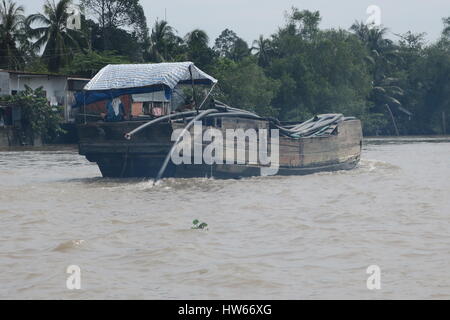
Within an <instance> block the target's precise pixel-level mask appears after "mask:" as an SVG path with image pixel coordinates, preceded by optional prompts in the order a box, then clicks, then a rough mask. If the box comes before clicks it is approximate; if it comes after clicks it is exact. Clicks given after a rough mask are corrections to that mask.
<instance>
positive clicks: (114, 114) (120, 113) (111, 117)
mask: <svg viewBox="0 0 450 320" xmlns="http://www.w3.org/2000/svg"><path fill="white" fill-rule="evenodd" d="M124 115H125V108H124V106H123V103H122V100H120V98H119V97H118V98H114V99H113V100H109V101H108V102H107V103H106V114H104V113H103V114H102V116H103V119H104V120H105V121H106V122H118V121H123V120H124V119H125V118H124Z"/></svg>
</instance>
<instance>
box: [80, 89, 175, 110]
mask: <svg viewBox="0 0 450 320" xmlns="http://www.w3.org/2000/svg"><path fill="white" fill-rule="evenodd" d="M157 91H164V92H165V95H166V98H167V99H168V100H170V98H171V96H172V90H170V88H168V87H166V86H153V87H147V88H131V89H121V90H108V91H81V92H78V93H77V94H75V104H74V105H73V106H72V108H78V107H81V106H84V105H88V104H91V103H95V102H99V101H103V100H110V99H114V98H117V97H120V96H123V95H127V94H138V93H150V92H157Z"/></svg>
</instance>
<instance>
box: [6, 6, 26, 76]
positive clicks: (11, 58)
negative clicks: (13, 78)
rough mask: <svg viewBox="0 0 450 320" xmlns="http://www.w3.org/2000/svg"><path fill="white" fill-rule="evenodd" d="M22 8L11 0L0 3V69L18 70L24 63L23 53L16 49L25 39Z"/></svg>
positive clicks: (18, 48)
mask: <svg viewBox="0 0 450 320" xmlns="http://www.w3.org/2000/svg"><path fill="white" fill-rule="evenodd" d="M23 13H24V7H23V6H18V5H17V4H16V3H15V2H12V1H11V0H2V2H1V3H0V69H9V70H18V69H20V68H22V67H23V65H24V63H25V55H24V52H23V51H21V48H20V47H18V45H17V44H18V43H19V42H21V44H22V45H23V44H24V43H25V42H26V41H27V39H26V33H25V24H24V21H25V16H24V15H23Z"/></svg>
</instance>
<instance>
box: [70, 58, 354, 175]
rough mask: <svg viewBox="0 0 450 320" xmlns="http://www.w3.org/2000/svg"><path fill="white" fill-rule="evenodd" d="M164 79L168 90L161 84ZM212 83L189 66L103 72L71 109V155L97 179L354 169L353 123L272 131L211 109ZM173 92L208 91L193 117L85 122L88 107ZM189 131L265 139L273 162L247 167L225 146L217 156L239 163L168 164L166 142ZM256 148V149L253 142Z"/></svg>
mask: <svg viewBox="0 0 450 320" xmlns="http://www.w3.org/2000/svg"><path fill="white" fill-rule="evenodd" d="M136 78H138V80H136ZM168 78H170V81H172V82H169V81H166V79H168ZM155 79H157V80H155ZM161 79H162V80H161ZM216 83H217V80H215V79H214V78H212V77H211V76H209V75H207V74H205V73H204V72H202V71H201V70H200V69H198V68H196V67H195V66H194V64H192V63H190V62H186V63H163V64H150V65H131V66H130V65H127V66H124V65H122V66H121V65H116V66H107V67H105V69H103V70H102V71H100V72H99V74H97V75H96V77H94V78H93V79H92V80H91V82H90V83H88V84H87V85H86V87H85V91H84V93H83V96H80V97H77V101H79V103H81V102H82V105H80V107H81V108H80V109H81V110H80V116H79V118H80V120H81V123H79V124H78V126H77V129H78V135H79V153H80V154H81V155H84V156H86V158H87V159H88V160H89V161H91V162H96V163H97V164H98V167H99V169H100V171H101V173H102V175H103V176H104V177H149V178H158V179H159V178H161V177H216V178H240V177H248V176H259V175H261V174H262V172H268V171H267V170H264V169H267V168H269V167H273V166H274V164H275V167H276V168H277V169H276V170H275V171H274V174H278V175H301V174H308V173H314V172H319V171H334V170H347V169H352V168H354V167H355V166H356V165H357V164H358V162H359V160H360V155H361V148H362V131H361V122H360V120H358V119H355V118H345V117H344V116H342V115H339V114H327V115H319V116H316V117H315V118H313V119H310V120H308V121H306V122H304V123H290V124H286V123H280V122H279V121H277V120H276V119H271V118H264V117H260V116H258V115H256V114H254V113H251V112H248V111H244V110H239V109H236V108H232V107H230V106H227V105H225V104H223V103H221V102H218V101H215V100H214V99H212V98H211V97H210V95H209V93H210V92H211V90H212V88H214V85H215V84H216ZM178 85H189V86H191V87H192V90H194V92H193V93H194V96H195V89H194V88H195V86H198V85H202V86H204V85H211V86H212V88H211V89H210V91H209V93H208V94H206V95H205V98H204V99H203V101H202V102H201V103H196V109H195V110H192V111H187V112H170V111H169V112H166V114H161V115H158V116H151V115H150V116H147V117H145V116H137V117H130V118H129V119H127V120H126V121H118V122H108V121H102V120H98V119H95V118H92V119H93V121H89V120H88V119H89V117H92V112H93V111H92V105H94V104H95V103H98V102H99V101H102V99H103V100H107V99H112V98H116V97H119V96H122V97H123V96H126V95H128V96H131V97H133V95H142V94H150V93H155V92H158V91H159V92H161V91H164V92H166V93H169V95H170V94H171V93H173V92H174V90H176V87H177V86H178ZM105 97H106V99H105ZM129 100H133V98H130V99H129ZM86 101H87V102H88V104H86ZM90 106H91V109H89V107H90ZM169 108H170V104H169ZM125 109H128V110H129V111H127V112H129V113H131V111H132V110H131V111H130V109H132V108H125ZM196 120H197V121H196ZM194 123H196V124H199V123H201V124H202V132H201V135H203V133H204V132H205V131H206V130H208V129H211V128H214V129H216V130H218V131H219V132H221V133H222V134H223V136H224V137H225V136H226V134H227V132H228V131H227V130H237V129H242V130H243V131H247V130H249V129H253V130H254V131H255V132H259V133H261V132H263V133H264V134H266V133H267V134H266V137H265V139H266V140H267V141H269V143H268V151H270V152H272V154H273V151H274V150H275V149H278V155H279V156H278V157H277V159H272V162H271V163H270V164H267V163H264V164H262V163H261V162H260V161H259V154H258V159H256V161H255V159H253V160H252V159H250V158H251V157H250V155H249V152H250V147H249V144H248V143H246V144H244V145H242V144H241V145H239V144H238V143H236V144H234V140H233V148H234V149H235V150H233V152H234V153H233V152H230V148H229V147H227V146H225V145H224V147H223V154H224V155H225V157H226V156H227V154H228V153H229V152H230V154H231V155H232V157H234V154H236V153H237V151H239V150H238V149H239V148H243V150H241V151H243V152H244V154H245V160H244V161H243V162H242V161H241V162H240V163H237V162H236V161H230V162H226V161H223V162H216V163H210V164H207V163H206V162H202V163H197V164H195V163H194V161H191V162H188V163H182V164H178V165H176V164H175V163H174V162H173V161H172V158H171V157H170V156H171V155H173V152H174V150H178V151H177V152H179V148H180V146H179V144H180V139H178V140H177V141H173V140H174V139H172V138H173V133H174V131H175V130H177V129H178V130H180V129H184V133H190V134H194V129H195V128H194V127H193V124H194ZM272 130H277V132H279V138H278V139H277V141H276V142H275V143H274V142H273V141H272V139H271V138H273V137H272V136H271V135H272V134H271V132H272ZM178 137H180V135H178ZM257 140H258V143H260V140H261V136H258V137H257ZM249 141H250V140H249ZM209 143H210V142H204V141H201V144H200V145H201V146H200V151H202V152H203V151H204V150H205V148H207V147H208V145H209ZM177 147H178V149H177ZM275 147H276V148H275ZM189 148H191V150H192V152H191V155H192V158H193V157H194V153H195V150H194V149H195V148H197V150H199V149H198V148H199V147H198V145H197V147H195V146H194V145H193V144H192V146H191V147H189ZM228 160H229V159H228ZM233 160H235V159H233ZM263 175H265V174H263Z"/></svg>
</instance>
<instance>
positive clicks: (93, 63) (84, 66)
mask: <svg viewBox="0 0 450 320" xmlns="http://www.w3.org/2000/svg"><path fill="white" fill-rule="evenodd" d="M126 63H130V61H129V60H127V58H125V57H121V56H119V55H117V54H116V53H115V52H113V51H103V52H95V51H88V52H87V53H78V54H76V55H75V56H74V59H73V61H72V62H71V64H70V65H69V66H67V67H66V68H65V69H64V73H66V74H72V75H77V76H82V77H87V78H90V77H93V76H94V75H95V74H97V72H98V71H100V70H101V69H102V68H103V67H105V66H107V65H108V64H126Z"/></svg>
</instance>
